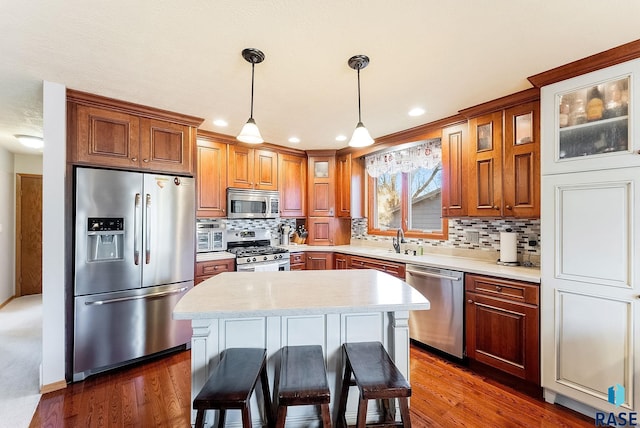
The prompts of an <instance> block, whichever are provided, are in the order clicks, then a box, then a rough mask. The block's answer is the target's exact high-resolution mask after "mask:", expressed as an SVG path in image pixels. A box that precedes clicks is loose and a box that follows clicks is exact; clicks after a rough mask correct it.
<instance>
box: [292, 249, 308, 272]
mask: <svg viewBox="0 0 640 428" xmlns="http://www.w3.org/2000/svg"><path fill="white" fill-rule="evenodd" d="M289 263H290V267H289V269H290V270H305V269H306V264H307V259H306V257H305V255H304V253H289Z"/></svg>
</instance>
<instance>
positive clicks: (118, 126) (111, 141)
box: [69, 103, 140, 168]
mask: <svg viewBox="0 0 640 428" xmlns="http://www.w3.org/2000/svg"><path fill="white" fill-rule="evenodd" d="M69 110H70V113H69V114H70V121H71V123H72V126H70V138H71V139H73V137H74V133H75V138H76V147H75V148H76V150H75V157H76V159H75V161H77V162H81V163H88V164H93V165H104V166H113V167H121V168H136V167H138V164H139V152H140V139H139V137H140V135H139V119H138V118H137V117H136V116H133V115H130V114H127V113H120V112H117V111H112V110H108V109H103V108H99V107H89V106H84V105H76V104H73V103H69ZM74 110H75V115H74V114H73V113H72V112H73V111H74ZM73 124H75V126H73Z"/></svg>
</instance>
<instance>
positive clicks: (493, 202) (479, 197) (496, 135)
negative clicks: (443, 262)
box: [466, 111, 502, 217]
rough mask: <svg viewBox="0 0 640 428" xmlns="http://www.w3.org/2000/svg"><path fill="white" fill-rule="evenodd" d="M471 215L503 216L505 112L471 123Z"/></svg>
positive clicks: (491, 114)
mask: <svg viewBox="0 0 640 428" xmlns="http://www.w3.org/2000/svg"><path fill="white" fill-rule="evenodd" d="M469 133H470V136H471V138H470V141H469V144H468V145H467V151H466V153H467V159H468V165H469V169H468V174H467V182H468V184H469V192H468V196H467V202H468V204H467V214H468V215H469V216H472V217H473V216H477V217H500V216H501V215H502V209H501V206H502V111H499V112H495V113H490V114H486V115H484V116H480V117H475V118H473V119H470V120H469Z"/></svg>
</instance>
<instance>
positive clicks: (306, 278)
mask: <svg viewBox="0 0 640 428" xmlns="http://www.w3.org/2000/svg"><path fill="white" fill-rule="evenodd" d="M427 309H429V302H428V301H427V299H425V298H424V296H422V295H421V294H420V293H418V292H417V291H416V290H415V289H413V288H412V287H411V286H409V285H408V284H407V283H405V282H404V281H402V280H400V279H397V278H394V277H392V276H390V275H388V274H386V273H382V272H378V271H374V270H334V271H330V270H327V271H287V272H225V273H222V274H220V275H216V276H215V277H213V278H210V279H208V280H206V281H204V282H203V283H201V284H200V285H198V286H197V287H195V288H194V289H192V290H190V291H189V292H188V293H187V294H186V295H185V296H184V297H183V298H182V299H181V300H180V301H179V302H178V304H177V305H176V307H175V308H174V311H173V317H174V318H175V319H181V320H191V323H192V327H193V336H192V339H191V401H193V398H194V397H195V395H196V394H197V393H198V391H199V390H200V389H201V388H202V386H203V385H204V383H205V381H206V380H207V378H208V376H209V373H210V369H212V368H213V367H215V365H216V364H217V362H218V359H219V356H220V353H221V352H222V351H224V350H225V349H227V348H233V347H260V348H266V349H267V355H268V358H269V360H268V375H269V381H270V389H271V392H272V393H273V380H274V379H275V367H276V364H277V362H278V358H279V357H278V351H279V350H280V348H282V347H283V346H294V345H312V344H314V345H315V344H317V345H321V346H322V347H323V351H324V354H325V360H326V363H327V377H328V381H329V387H330V389H331V408H332V417H333V418H335V416H336V414H335V410H336V409H337V403H338V400H339V397H338V396H337V395H338V391H340V382H341V376H342V352H341V346H342V344H343V343H345V342H364V341H379V342H381V343H382V344H383V345H384V346H385V348H386V349H387V351H388V352H389V355H391V357H392V358H393V360H394V361H395V363H396V365H397V366H398V368H399V369H400V371H401V372H402V373H403V374H404V376H405V377H406V378H407V379H408V380H409V327H408V320H409V311H410V310H427ZM252 401H253V403H252V408H253V409H254V410H253V412H252V418H253V422H254V425H255V426H263V425H264V424H265V423H266V422H265V421H263V420H261V418H260V415H261V414H263V412H262V411H260V412H258V409H261V407H259V405H258V404H257V402H256V398H255V397H253V398H252ZM356 405H357V393H356V390H353V391H352V392H351V393H350V394H349V402H348V407H347V415H346V416H347V421H348V422H349V423H350V424H353V423H355V419H356V409H357V407H356ZM369 409H370V410H369V413H368V419H373V418H377V417H378V416H379V415H378V413H379V409H378V408H377V406H375V405H373V403H372V405H370V407H369ZM213 413H214V412H211V411H210V412H207V415H208V420H207V423H208V424H210V423H211V422H212V421H213V418H212V414H213ZM236 413H237V414H236ZM316 414H317V413H316V409H315V408H314V407H313V406H301V407H293V408H291V409H290V410H289V412H288V415H287V426H309V425H312V426H314V425H315V424H316V423H317V416H316ZM227 420H228V423H230V424H232V426H239V425H240V415H239V412H229V413H228V416H227ZM191 421H192V423H193V422H194V421H195V412H192V415H191Z"/></svg>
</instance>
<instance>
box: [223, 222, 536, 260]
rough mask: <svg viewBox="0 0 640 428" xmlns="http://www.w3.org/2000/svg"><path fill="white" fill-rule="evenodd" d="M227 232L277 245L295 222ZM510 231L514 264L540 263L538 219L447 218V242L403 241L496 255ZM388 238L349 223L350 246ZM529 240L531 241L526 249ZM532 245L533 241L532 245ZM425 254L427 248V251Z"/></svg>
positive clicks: (236, 226) (241, 225)
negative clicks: (263, 236)
mask: <svg viewBox="0 0 640 428" xmlns="http://www.w3.org/2000/svg"><path fill="white" fill-rule="evenodd" d="M222 221H223V222H224V223H225V224H226V227H227V230H251V229H257V228H259V229H268V230H270V231H271V235H272V244H273V245H277V244H279V243H280V226H281V225H288V226H290V227H291V228H292V229H295V227H296V220H295V219H288V218H287V219H285V218H281V219H266V220H229V219H224V220H222ZM507 229H511V231H512V232H516V233H517V234H518V241H517V247H518V261H519V262H521V263H526V264H528V263H531V264H533V265H539V264H540V219H508V218H457V219H449V239H447V240H435V239H434V240H432V239H416V238H405V240H406V241H407V243H408V244H409V245H411V244H414V245H418V244H420V245H423V246H425V247H434V250H435V249H460V250H475V251H484V252H487V253H491V254H493V253H498V252H499V251H500V232H505V231H507ZM391 240H392V237H391V236H380V235H369V234H367V219H366V218H354V219H352V220H351V243H352V244H355V245H367V244H373V245H381V244H386V243H388V244H389V247H391ZM530 241H535V245H534V246H530V245H529V243H530ZM532 243H533V242H532ZM427 251H428V249H427Z"/></svg>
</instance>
